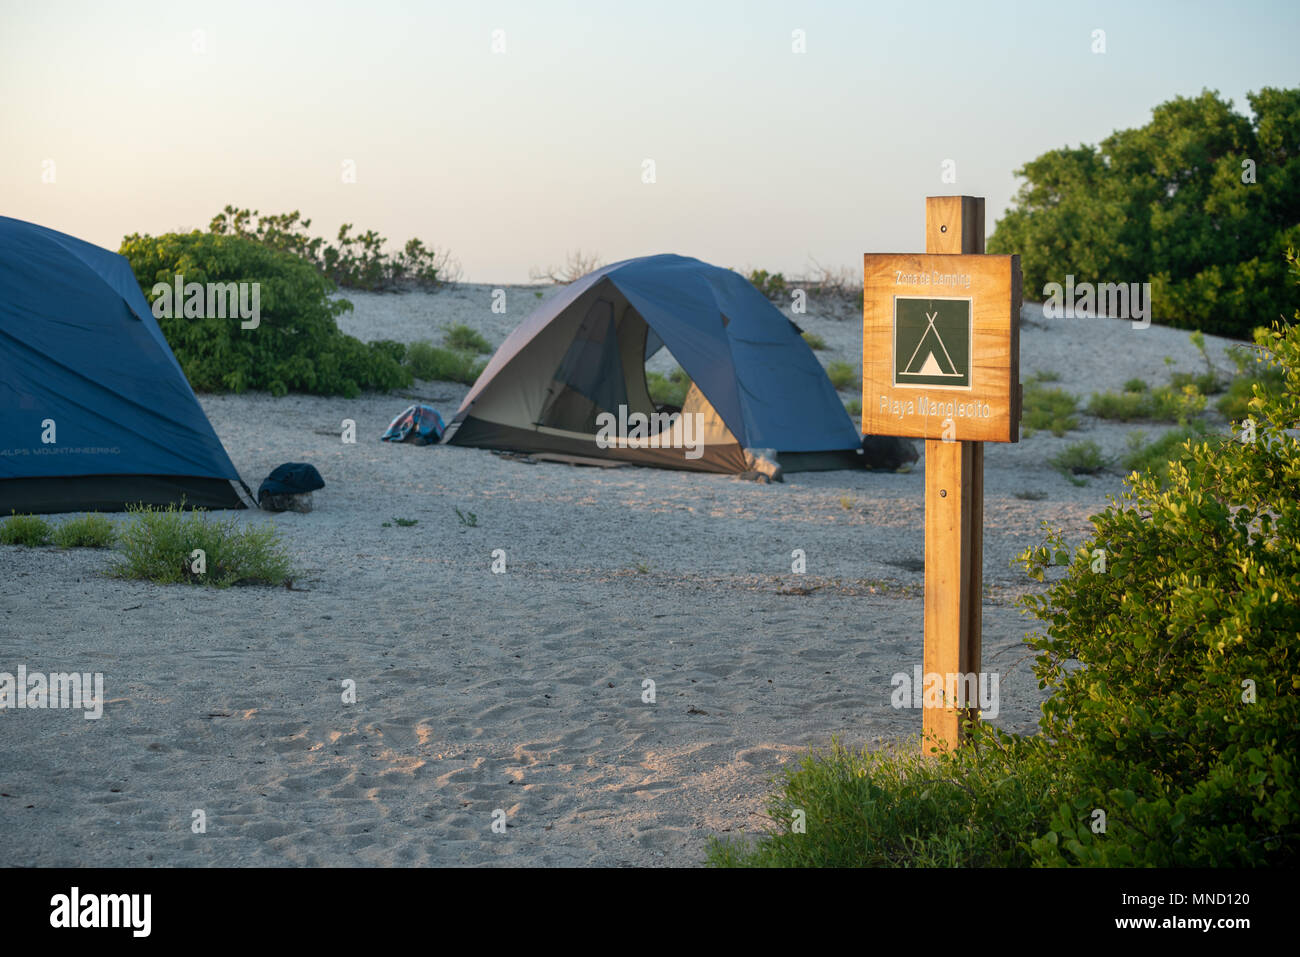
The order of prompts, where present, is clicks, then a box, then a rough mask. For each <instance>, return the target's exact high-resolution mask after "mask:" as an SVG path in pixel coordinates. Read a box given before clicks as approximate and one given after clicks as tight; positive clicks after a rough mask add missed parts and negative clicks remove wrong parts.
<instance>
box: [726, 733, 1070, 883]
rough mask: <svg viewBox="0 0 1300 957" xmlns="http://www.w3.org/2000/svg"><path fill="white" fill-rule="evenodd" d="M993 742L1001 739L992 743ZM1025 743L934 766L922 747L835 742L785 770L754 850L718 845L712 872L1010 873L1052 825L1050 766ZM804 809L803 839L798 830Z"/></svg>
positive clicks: (956, 757)
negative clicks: (1031, 841) (864, 747)
mask: <svg viewBox="0 0 1300 957" xmlns="http://www.w3.org/2000/svg"><path fill="white" fill-rule="evenodd" d="M995 740H996V739H995ZM1035 750H1036V746H1035V744H1034V743H1033V742H1031V741H1027V740H1020V741H1009V742H1008V743H1007V744H1005V745H1001V746H991V747H985V748H981V749H979V750H974V749H967V750H966V751H964V752H959V753H956V754H954V755H952V756H950V757H948V758H946V759H944V760H940V761H936V760H934V759H932V758H930V757H928V756H924V755H922V754H920V753H919V749H918V748H917V746H916V744H911V745H910V747H909V746H905V745H900V746H898V747H892V748H886V749H882V750H880V751H874V752H871V751H862V752H860V753H855V752H852V751H849V750H848V749H846V748H844V747H843V746H841V745H840V744H839V743H838V742H834V743H832V745H831V747H830V748H829V749H828V750H827V751H825V752H813V753H812V754H810V755H808V756H807V757H805V758H804V759H803V760H802V762H801V763H800V764H799V765H798V766H797V767H794V768H787V769H786V770H785V771H784V774H783V775H782V778H781V780H780V782H779V784H780V787H779V790H778V791H777V792H776V794H775V795H774V796H773V797H772V798H771V799H770V800H769V802H768V807H767V813H768V816H769V818H770V820H771V822H772V824H774V825H775V829H773V830H772V831H771V832H770V833H769V834H768V835H765V836H764V837H763V838H762V839H761V840H760V841H759V842H758V844H757V845H756V846H752V847H747V846H745V845H744V844H741V843H739V842H736V841H722V840H717V839H715V840H713V841H711V842H710V845H709V849H708V863H709V864H710V865H712V866H715V867H1006V866H1025V865H1028V864H1030V863H1032V858H1031V856H1030V854H1029V853H1028V848H1027V847H1026V846H1025V844H1024V840H1025V833H1026V830H1027V829H1028V831H1029V833H1035V832H1034V831H1033V827H1034V823H1035V822H1037V821H1043V822H1045V821H1046V818H1047V811H1046V808H1047V807H1048V806H1050V803H1049V802H1050V797H1051V796H1052V793H1053V790H1054V782H1053V780H1052V774H1051V769H1052V768H1051V764H1050V763H1049V762H1047V761H1041V760H1040V761H1030V760H1027V759H1026V755H1027V754H1028V753H1030V752H1033V751H1035ZM798 811H802V812H803V816H804V824H805V827H806V831H804V832H803V833H799V832H796V831H794V830H793V828H792V825H793V823H794V821H795V820H796V812H798Z"/></svg>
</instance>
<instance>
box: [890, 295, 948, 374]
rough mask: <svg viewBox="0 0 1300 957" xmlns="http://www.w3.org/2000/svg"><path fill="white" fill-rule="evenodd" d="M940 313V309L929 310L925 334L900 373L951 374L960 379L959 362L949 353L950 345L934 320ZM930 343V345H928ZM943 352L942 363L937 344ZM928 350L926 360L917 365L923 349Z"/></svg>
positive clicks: (926, 315)
mask: <svg viewBox="0 0 1300 957" xmlns="http://www.w3.org/2000/svg"><path fill="white" fill-rule="evenodd" d="M938 315H939V313H938V311H937V310H936V311H935V312H927V313H926V314H925V320H926V323H927V328H926V330H925V335H923V336H921V341H920V342H918V343H917V344H916V350H915V351H914V352H913V353H912V358H911V359H909V360H908V362H907V366H906V367H905V368H904V369H903V371H902V372H900V373H899V375H938V376H951V377H953V378H957V379H960V378H961V377H962V373H960V372H958V371H957V364H956V363H954V362H953V361H952V356H951V355H950V354H949V353H948V347H947V346H945V345H944V344H943V337H942V336H940V335H939V330H938V329H936V328H935V327H934V320H935V318H936V317H937V316H938ZM927 343H928V345H927ZM936 345H937V346H938V347H939V351H940V352H941V353H942V354H943V360H944V361H943V364H942V365H940V363H939V360H938V358H936V353H935V351H934V349H935V346H936ZM922 349H926V350H928V351H927V352H926V354H925V360H924V361H923V362H921V364H920V366H919V367H918V366H917V361H916V360H917V358H918V357H919V356H920V355H921V350H922Z"/></svg>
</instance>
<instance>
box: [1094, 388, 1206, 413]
mask: <svg viewBox="0 0 1300 957" xmlns="http://www.w3.org/2000/svg"><path fill="white" fill-rule="evenodd" d="M1204 409H1205V396H1204V395H1203V394H1202V393H1201V392H1200V391H1199V390H1198V389H1197V386H1196V385H1193V384H1187V385H1183V386H1182V387H1181V388H1177V389H1176V388H1174V387H1173V386H1172V385H1168V386H1160V387H1159V388H1157V389H1150V390H1145V391H1142V392H1128V391H1125V392H1119V393H1115V392H1100V393H1099V392H1094V393H1093V394H1092V398H1091V399H1089V400H1088V407H1087V409H1086V410H1085V411H1087V413H1088V414H1089V415H1095V416H1096V417H1097V418H1099V419H1116V420H1118V421H1120V422H1132V421H1134V420H1137V419H1144V420H1149V421H1152V422H1187V421H1188V419H1190V418H1191V417H1192V416H1194V415H1198V414H1199V413H1201V412H1202V411H1204Z"/></svg>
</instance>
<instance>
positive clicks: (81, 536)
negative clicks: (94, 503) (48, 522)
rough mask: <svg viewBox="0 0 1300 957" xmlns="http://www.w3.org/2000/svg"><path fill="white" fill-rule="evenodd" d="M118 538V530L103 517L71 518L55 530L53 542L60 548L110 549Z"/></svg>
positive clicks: (83, 516) (92, 515)
mask: <svg viewBox="0 0 1300 957" xmlns="http://www.w3.org/2000/svg"><path fill="white" fill-rule="evenodd" d="M116 538H117V528H116V526H114V525H113V522H112V521H111V520H110V519H108V518H106V517H105V516H103V515H94V514H91V515H81V516H78V517H77V518H70V519H68V520H67V521H66V522H64V523H63V524H62V525H60V526H58V528H56V529H54V535H53V541H54V544H55V545H58V546H59V547H60V548H108V547H109V546H110V545H112V544H113V542H114V540H115V539H116Z"/></svg>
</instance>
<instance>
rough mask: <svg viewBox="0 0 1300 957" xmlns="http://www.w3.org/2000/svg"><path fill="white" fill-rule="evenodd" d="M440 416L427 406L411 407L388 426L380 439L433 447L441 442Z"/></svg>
mask: <svg viewBox="0 0 1300 957" xmlns="http://www.w3.org/2000/svg"><path fill="white" fill-rule="evenodd" d="M446 428H447V427H446V426H445V425H444V424H443V421H442V416H440V415H439V414H438V411H437V410H436V409H431V408H429V407H428V406H427V405H413V406H411V407H410V408H409V409H407V410H406V411H405V412H403V413H402V414H401V415H399V416H398V417H397V418H395V419H393V421H392V422H391V423H389V425H388V431H387V432H385V433H384V434H383V435H382V436H381V437H380V438H381V439H382V440H383V441H385V442H411V443H414V444H415V445H433V444H434V443H435V442H440V441H442V433H443V430H444V429H446Z"/></svg>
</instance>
